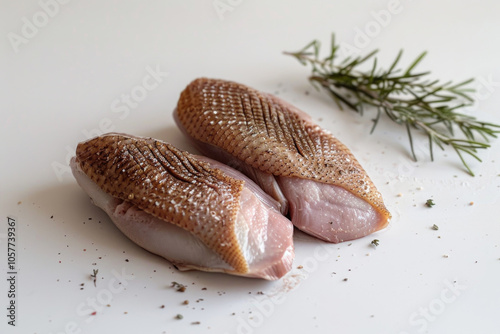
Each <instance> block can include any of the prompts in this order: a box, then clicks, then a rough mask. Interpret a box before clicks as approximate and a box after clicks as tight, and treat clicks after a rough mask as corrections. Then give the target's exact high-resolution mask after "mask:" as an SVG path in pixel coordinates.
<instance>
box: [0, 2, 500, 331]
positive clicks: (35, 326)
mask: <svg viewBox="0 0 500 334" xmlns="http://www.w3.org/2000/svg"><path fill="white" fill-rule="evenodd" d="M220 3H222V4H224V3H228V5H227V6H229V8H230V10H227V11H225V12H223V13H221V14H220V15H219V14H218V12H217V10H216V9H215V7H214V2H212V1H183V2H180V1H178V2H173V1H148V2H147V3H143V2H139V1H83V0H80V1H77V0H74V1H70V2H68V3H67V4H59V5H58V6H57V8H55V7H52V9H53V10H54V11H55V13H54V15H53V17H48V16H46V17H48V20H47V22H43V16H44V15H43V14H40V12H42V11H43V9H42V7H41V5H40V3H38V2H36V1H6V0H2V1H1V2H0V4H1V5H0V6H1V9H0V37H1V42H0V52H1V53H0V54H1V62H0V69H1V75H0V111H1V113H2V119H1V123H0V124H1V125H0V126H1V132H0V135H1V154H2V160H1V173H0V180H1V183H0V190H1V195H0V212H1V225H0V268H2V269H3V270H2V274H1V275H2V277H0V278H1V279H0V282H1V284H0V296H1V297H0V303H1V305H2V306H1V307H0V309H1V310H2V311H1V316H0V319H2V320H1V324H0V332H1V333H41V334H45V333H190V332H193V333H194V332H196V333H198V332H206V333H276V332H278V331H279V332H280V333H305V332H307V333H332V332H337V333H395V334H399V333H423V332H428V333H472V332H474V333H498V331H499V327H500V319H499V317H498V311H499V309H500V288H499V285H498V281H499V278H500V247H499V243H500V227H499V226H500V221H499V217H498V206H499V203H500V198H499V197H500V196H499V190H500V188H499V187H500V176H498V175H499V174H500V168H499V166H498V162H499V161H500V156H499V152H500V147H499V142H498V140H497V141H493V143H492V148H491V149H489V150H486V151H483V152H480V156H481V158H482V159H483V161H484V162H483V163H482V164H481V163H477V162H474V161H472V160H469V161H470V164H471V167H472V168H473V170H474V171H475V172H476V175H477V176H476V177H471V176H469V175H468V174H466V173H465V172H464V169H463V168H462V166H461V165H460V162H459V161H458V159H457V158H456V157H455V154H454V153H453V152H451V151H446V152H445V153H444V154H443V153H439V154H436V160H437V161H435V162H429V156H428V154H427V149H426V145H427V144H426V142H425V141H420V142H421V143H422V145H420V146H419V147H420V148H419V149H417V153H418V156H419V158H420V160H419V162H418V163H415V162H413V161H412V160H411V158H410V156H409V145H408V141H407V138H406V133H405V132H404V130H403V129H400V128H398V127H396V126H393V125H392V124H388V125H384V124H380V126H379V128H377V130H376V131H375V133H374V134H373V135H371V136H370V135H368V132H369V129H370V127H371V122H370V118H371V117H373V114H370V113H367V114H366V115H365V116H364V117H360V116H359V115H356V114H355V113H353V112H351V111H344V112H342V111H339V110H337V108H336V107H335V105H334V104H333V103H332V102H331V101H330V100H329V98H328V97H326V95H324V94H322V93H319V92H316V91H314V89H313V88H312V87H311V86H310V85H309V83H308V82H307V80H306V78H307V75H308V74H309V70H308V69H306V68H305V67H303V66H301V65H300V64H299V63H298V62H297V61H296V60H294V59H292V58H290V57H287V56H284V55H283V54H282V51H285V50H287V51H295V50H298V49H300V48H302V47H303V46H304V45H305V44H307V43H308V42H310V41H311V40H313V39H321V40H322V41H324V45H325V46H326V45H327V44H328V42H329V38H330V33H331V32H335V33H336V36H337V40H338V41H340V42H343V43H344V44H345V45H346V44H349V45H352V46H358V47H359V50H360V52H361V54H366V53H368V52H369V51H371V50H372V49H375V48H379V49H381V53H380V57H379V58H380V63H381V64H386V65H385V66H386V67H387V66H388V65H389V63H390V61H391V60H392V59H393V58H394V57H395V55H396V53H397V52H398V50H399V49H400V48H403V49H404V50H405V57H404V58H403V62H402V64H408V63H409V62H410V61H411V60H413V59H414V58H415V57H416V56H417V55H418V54H419V53H420V52H422V51H424V50H428V51H429V55H428V57H427V58H426V59H425V60H424V62H423V63H422V64H421V67H420V68H421V69H422V70H431V71H432V74H433V77H434V78H441V79H443V80H447V79H450V80H455V81H459V80H464V79H468V78H469V77H475V78H477V79H478V81H477V82H476V85H478V86H477V87H478V92H479V93H480V94H479V95H477V96H476V97H477V99H478V101H477V103H476V105H475V107H474V108H471V109H470V110H468V112H470V113H473V114H475V115H476V116H477V117H478V118H479V119H483V120H488V121H493V122H497V123H498V122H499V121H500V120H499V115H500V111H499V105H500V94H499V92H500V84H499V82H500V71H499V59H500V43H499V35H500V21H499V20H498V13H499V12H500V4H499V2H498V1H481V2H478V1H474V2H473V1H432V2H430V1H426V2H423V1H403V0H401V1H400V2H399V5H398V6H396V9H397V13H393V14H390V16H387V15H386V16H383V15H382V16H381V14H380V13H381V11H386V13H387V11H388V9H389V8H390V4H391V1H302V2H300V1H272V2H271V1H229V0H221V1H220ZM215 4H217V2H215ZM55 9H57V10H55ZM42 13H43V12H42ZM34 16H35V17H36V18H37V19H38V20H40V21H39V24H40V22H41V24H42V25H43V26H41V27H39V28H37V30H38V31H36V32H33V31H31V35H29V34H28V35H27V38H26V39H25V40H24V43H22V44H20V45H17V47H16V46H13V44H12V43H11V41H10V39H9V36H10V38H11V39H12V38H13V37H12V36H13V35H12V34H17V35H19V36H23V35H22V34H23V26H24V25H26V20H27V21H29V22H33V18H34ZM377 17H378V20H379V21H377ZM24 29H26V28H24ZM367 29H368V30H369V32H370V34H371V37H370V36H369V37H368V38H367V39H365V40H362V39H361V37H360V35H361V33H360V31H366V30H367ZM370 29H371V30H370ZM25 32H26V31H25ZM9 34H10V35H9ZM361 42H364V43H361ZM356 43H357V44H356ZM360 43H361V44H360ZM16 51H17V52H16ZM148 69H149V70H151V69H152V70H155V69H157V70H158V71H160V72H168V75H166V76H163V77H160V82H158V86H157V87H156V88H155V89H153V90H151V91H148V93H147V96H145V98H144V99H143V100H142V101H138V103H137V104H136V105H134V107H133V108H124V106H125V104H123V102H122V101H121V99H122V96H123V95H124V94H131V92H133V91H134V90H136V91H138V89H140V88H137V87H139V86H141V85H142V84H143V80H144V78H145V77H146V76H147V75H148ZM200 76H207V77H216V78H223V79H230V80H234V81H238V82H242V83H245V84H248V85H250V86H252V87H254V88H257V89H260V90H263V91H267V92H270V93H275V94H277V95H278V96H280V97H282V98H284V99H286V100H288V101H289V102H291V103H293V104H295V105H297V106H298V107H299V108H301V109H303V110H304V111H306V112H308V113H309V114H311V115H312V116H313V118H314V119H315V120H317V121H318V122H319V124H321V125H322V126H323V127H325V128H327V129H328V130H330V131H331V132H333V133H334V134H335V135H336V136H337V137H338V138H339V139H340V140H342V141H343V142H344V143H345V144H346V145H347V146H348V147H350V148H351V150H352V152H353V153H354V154H355V155H356V157H357V158H358V160H359V161H360V162H361V164H362V165H363V166H364V167H365V169H366V170H367V172H368V173H369V175H370V176H371V178H372V179H373V181H374V182H375V184H376V185H377V186H378V188H379V190H380V191H381V193H382V194H383V196H384V198H385V201H386V204H387V206H388V208H389V209H390V211H391V212H392V213H393V217H394V218H393V220H392V222H391V225H390V226H389V227H388V228H387V229H385V230H384V231H381V232H379V233H377V234H375V235H373V236H369V237H366V238H364V239H361V240H356V241H353V242H352V243H344V244H340V245H329V244H324V243H321V242H319V241H317V240H314V239H312V238H309V237H307V236H305V235H303V234H300V233H297V234H296V237H295V240H296V260H295V263H294V269H293V270H292V272H291V273H290V274H289V275H288V276H286V277H285V278H283V279H282V280H279V281H276V282H267V281H261V280H252V279H243V278H237V277H232V276H227V275H221V274H208V273H201V272H188V273H181V272H178V271H176V270H175V269H174V268H173V267H172V266H171V265H170V264H169V263H168V262H167V261H165V260H163V259H161V258H159V257H157V256H154V255H152V254H150V253H147V252H146V251H144V250H142V249H141V248H139V247H137V246H135V245H134V244H133V243H132V242H130V241H129V240H128V239H126V238H125V237H124V236H123V235H122V234H121V233H120V232H119V231H118V230H117V229H116V228H115V227H114V226H113V225H112V223H111V222H110V220H109V219H108V218H107V217H106V216H105V215H104V214H103V213H102V212H101V211H100V210H98V209H97V208H96V207H94V206H93V205H92V204H91V203H90V201H89V199H88V197H87V195H86V194H85V193H84V192H83V191H82V190H81V189H80V188H79V187H78V185H77V184H76V182H75V180H74V179H73V177H72V176H71V174H70V173H69V169H67V168H62V167H61V166H66V165H67V161H68V159H69V158H70V156H71V155H72V154H73V153H74V149H75V147H76V145H77V143H78V142H79V141H82V140H84V139H86V138H87V137H88V136H89V135H90V136H92V135H95V134H98V133H99V131H100V127H101V130H105V131H107V130H111V129H112V130H114V131H119V132H126V133H131V134H135V135H142V136H151V137H155V138H158V139H162V140H167V141H169V142H171V143H172V144H174V145H177V146H178V147H180V148H183V149H188V150H191V151H192V148H191V147H190V146H189V145H188V144H186V143H185V141H184V139H183V137H182V136H181V134H180V132H179V130H177V128H176V127H175V125H174V122H173V120H172V117H171V112H172V110H173V109H174V107H175V105H176V102H177V98H178V96H179V93H180V92H181V91H182V89H183V88H184V87H185V86H186V85H187V84H188V83H189V82H190V81H191V80H193V79H195V78H196V77H200ZM488 81H489V82H490V84H487V82H488ZM491 83H493V84H491ZM306 91H308V92H310V94H309V95H306V94H305V92H306ZM119 106H121V107H122V108H121V109H119V110H120V111H118V112H116V111H117V110H116V108H118V107H119ZM383 121H384V122H386V121H387V120H386V119H384V120H383ZM418 139H419V140H422V138H418ZM61 168H62V169H61ZM398 194H401V196H398ZM428 198H433V199H434V201H435V202H436V205H435V207H433V208H432V209H429V208H426V207H424V205H423V204H424V203H425V201H426V200H427V199H428ZM470 202H473V203H474V204H473V205H470ZM7 216H11V217H15V218H16V219H17V234H18V239H17V249H18V259H17V267H18V273H19V274H18V282H17V306H18V309H17V322H16V324H17V326H16V327H15V328H13V327H11V326H7V324H6V323H7V317H6V305H7V302H8V299H7V290H8V286H7V282H6V278H7V277H6V276H7V274H6V271H7V268H6V262H7V260H6V234H5V233H6V228H7V218H6V217H7ZM52 216H53V217H52ZM51 217H52V218H51ZM433 224H437V225H438V226H439V230H438V231H434V230H432V229H431V226H432V225H433ZM374 238H377V239H379V240H380V245H379V246H378V247H377V249H375V248H373V247H371V246H370V242H371V240H373V239H374ZM368 255H369V256H368ZM444 255H447V256H448V257H447V258H446V257H444ZM127 260H128V262H127ZM300 265H301V266H303V269H296V268H297V267H298V266H300ZM93 269H98V270H99V273H98V279H97V287H94V286H93V283H92V280H91V279H90V277H89V275H90V274H91V273H92V270H93ZM113 272H119V273H122V272H124V273H125V274H126V275H127V277H129V278H128V279H125V280H123V281H122V284H121V285H118V284H117V283H116V282H117V281H116V278H115V275H114V274H113ZM130 275H133V276H130ZM130 277H131V278H130ZM344 278H348V280H347V281H344ZM172 281H178V282H180V283H183V284H186V285H187V286H188V288H187V290H186V292H184V293H179V292H176V291H174V290H173V289H172V288H170V287H169V285H170V283H171V282H172ZM454 282H455V283H454ZM82 283H84V286H83V290H81V284H82ZM453 286H454V288H452V287H453ZM121 287H124V289H122V288H121ZM203 288H206V290H203ZM260 291H261V292H263V295H261V294H258V292H260ZM201 299H202V300H201ZM184 300H189V304H188V305H182V302H183V301H184ZM107 304H109V305H110V306H109V307H107V306H106V305H107ZM162 305H164V308H161V306H162ZM93 311H96V312H97V313H96V315H90V314H91V313H92V312H93ZM233 313H234V315H233ZM177 314H182V315H183V317H184V318H183V319H182V320H177V319H174V317H175V316H176V315H177ZM195 321H199V322H200V324H198V325H195V324H191V323H192V322H195Z"/></svg>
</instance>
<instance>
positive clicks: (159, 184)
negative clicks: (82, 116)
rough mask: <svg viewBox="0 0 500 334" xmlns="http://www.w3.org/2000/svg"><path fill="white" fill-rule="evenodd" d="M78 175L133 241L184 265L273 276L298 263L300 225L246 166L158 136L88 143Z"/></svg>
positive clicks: (80, 152)
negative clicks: (296, 244)
mask: <svg viewBox="0 0 500 334" xmlns="http://www.w3.org/2000/svg"><path fill="white" fill-rule="evenodd" d="M71 168H72V171H73V175H74V176H75V178H76V180H77V181H78V183H79V184H80V186H81V187H82V188H83V189H84V190H85V191H86V192H87V194H88V195H89V196H90V197H91V199H92V201H93V203H94V204H95V205H97V206H99V207H100V208H101V209H103V210H104V211H105V212H106V213H107V214H108V215H109V216H110V218H111V220H112V221H113V222H114V223H115V225H116V226H117V227H118V228H119V229H120V230H121V231H122V232H123V233H124V234H125V235H126V236H127V237H129V238H130V239H131V240H132V241H134V242H135V243H136V244H138V245H139V246H141V247H143V248H145V249H147V250H148V251H150V252H152V253H155V254H158V255H160V256H162V257H164V258H166V259H168V260H169V261H171V262H172V263H173V264H174V265H176V267H177V268H179V269H180V270H190V269H198V270H203V271H214V272H225V273H229V274H234V275H241V276H248V277H259V278H264V279H268V280H274V279H278V278H280V277H282V276H283V275H284V274H285V273H287V272H288V271H289V270H290V269H291V265H292V261H293V257H294V249H293V238H292V234H293V225H292V223H291V222H290V221H289V220H288V219H286V218H285V217H283V215H281V213H280V212H279V211H278V207H279V204H278V203H277V202H276V201H275V200H273V199H272V198H271V197H270V196H268V195H267V194H266V193H264V192H263V191H262V190H261V189H260V188H259V187H258V186H257V185H256V184H255V183H253V182H252V181H251V180H250V179H248V178H247V177H245V176H244V175H243V174H241V173H240V172H238V171H236V170H234V169H232V168H230V167H228V166H225V165H223V164H221V163H220V162H216V161H213V160H211V159H208V158H205V157H197V156H194V155H192V154H189V153H187V152H184V151H181V150H179V149H177V148H175V147H174V146H172V145H170V144H168V143H164V142H161V141H158V140H154V139H151V138H140V137H132V136H127V135H121V134H114V133H112V134H106V135H103V136H100V137H96V138H93V139H90V140H88V141H85V142H82V143H80V144H79V145H78V147H77V149H76V156H75V157H73V159H72V160H71Z"/></svg>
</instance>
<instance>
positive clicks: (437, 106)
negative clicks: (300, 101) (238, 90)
mask: <svg viewBox="0 0 500 334" xmlns="http://www.w3.org/2000/svg"><path fill="white" fill-rule="evenodd" d="M339 48H340V46H339V45H337V44H335V38H334V36H333V35H332V42H331V48H330V54H329V55H328V56H327V57H325V58H320V55H319V52H320V42H319V41H317V40H314V41H313V42H311V43H309V44H308V45H306V46H305V47H304V48H303V49H302V50H300V51H298V52H285V54H286V55H290V56H293V57H295V58H296V59H297V60H298V61H299V62H301V63H302V64H303V65H306V66H307V65H310V66H311V67H312V75H311V76H310V77H309V80H310V82H311V83H312V84H313V85H314V86H315V87H316V88H318V89H320V88H323V89H325V90H326V91H327V92H328V93H329V94H330V96H331V97H332V98H333V99H334V101H335V102H336V103H337V105H338V106H339V108H341V109H342V106H343V105H346V106H348V107H349V108H350V109H352V110H354V111H357V112H359V113H360V114H361V115H362V114H363V111H364V108H365V106H371V107H374V108H375V110H376V112H377V114H376V116H375V118H374V119H373V127H372V129H371V132H370V133H372V132H373V131H374V130H375V127H376V126H377V124H378V122H379V120H380V117H381V115H382V114H383V113H385V114H386V115H387V116H388V117H389V119H391V120H392V121H394V122H395V123H397V124H400V125H403V126H405V128H406V131H407V133H408V138H409V141H410V148H411V154H412V156H413V159H415V160H417V156H416V154H415V148H414V140H413V136H412V130H420V131H421V132H423V133H425V134H426V135H427V137H428V140H429V151H430V157H431V160H434V153H433V144H435V145H437V146H438V147H439V148H441V149H442V150H444V145H449V146H451V147H452V148H453V149H454V150H455V152H456V153H457V154H458V156H459V157H460V160H461V161H462V163H463V165H464V167H465V168H466V169H467V171H468V172H469V173H470V174H471V175H474V173H473V172H472V170H471V169H470V167H469V165H468V164H467V162H466V161H465V159H464V155H463V154H468V155H470V156H472V157H473V158H475V159H477V160H478V161H481V159H480V158H479V157H478V156H477V154H476V153H477V150H478V149H485V148H488V147H490V145H489V144H488V139H489V137H495V138H496V137H497V135H496V134H497V133H500V125H497V124H493V123H488V122H482V121H478V120H476V118H475V117H472V116H469V115H465V114H462V113H458V112H457V109H460V108H464V107H467V106H470V105H472V103H473V102H474V100H473V98H472V96H471V95H470V93H472V92H474V89H472V88H470V87H469V86H468V85H469V84H470V83H471V82H472V81H473V79H469V80H466V81H463V82H460V83H452V82H451V81H450V82H446V83H440V81H439V80H428V79H426V78H424V77H426V76H427V75H428V74H429V73H430V72H414V69H415V67H416V66H417V65H418V64H419V63H420V62H421V61H422V59H423V58H424V57H425V55H426V52H423V53H422V54H420V55H419V56H418V57H417V58H416V59H415V60H414V61H413V62H412V63H411V64H410V65H409V66H408V67H407V68H406V70H401V69H396V67H397V65H398V64H399V61H400V59H401V56H402V54H403V52H402V51H400V52H399V53H398V55H397V56H396V59H395V60H394V61H393V62H392V64H391V66H390V67H389V69H388V70H383V69H381V68H379V67H378V63H377V58H376V57H375V55H376V53H377V52H378V50H375V51H372V52H370V53H369V54H368V55H367V56H364V57H356V58H351V57H347V58H346V59H344V60H343V61H341V62H336V57H337V52H338V50H339ZM371 59H373V64H372V66H371V70H370V71H361V70H359V69H358V68H359V66H360V65H362V64H363V63H366V62H367V61H369V60H371ZM457 128H458V129H459V130H460V132H461V133H462V136H461V137H456V136H455V130H456V129H457ZM478 136H480V137H481V139H482V140H484V141H478V140H477V139H476V137H478Z"/></svg>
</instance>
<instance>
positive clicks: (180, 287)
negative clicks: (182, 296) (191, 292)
mask: <svg viewBox="0 0 500 334" xmlns="http://www.w3.org/2000/svg"><path fill="white" fill-rule="evenodd" d="M172 287H174V288H175V289H176V290H177V292H184V291H186V286H185V285H184V284H180V283H178V282H172Z"/></svg>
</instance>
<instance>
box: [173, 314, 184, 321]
mask: <svg viewBox="0 0 500 334" xmlns="http://www.w3.org/2000/svg"><path fill="white" fill-rule="evenodd" d="M183 318H184V317H183V316H182V314H177V315H176V316H175V319H177V320H181V319H183Z"/></svg>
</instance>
